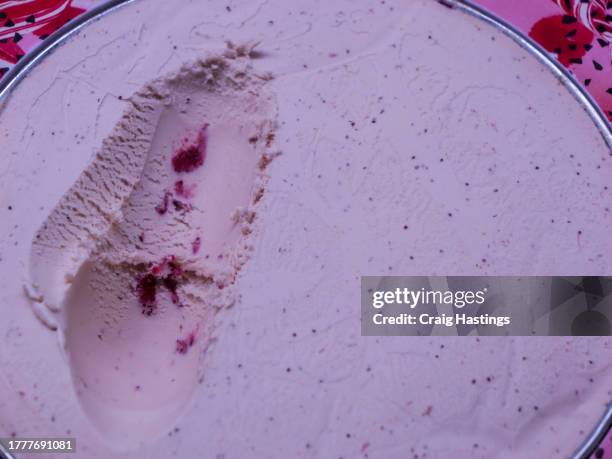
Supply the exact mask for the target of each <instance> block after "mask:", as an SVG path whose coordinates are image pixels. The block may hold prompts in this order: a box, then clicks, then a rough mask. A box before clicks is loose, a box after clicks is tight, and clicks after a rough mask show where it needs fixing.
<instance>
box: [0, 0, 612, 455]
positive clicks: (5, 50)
mask: <svg viewBox="0 0 612 459" xmlns="http://www.w3.org/2000/svg"><path fill="white" fill-rule="evenodd" d="M103 1H104V0H0V78H2V77H4V75H5V74H6V73H7V72H8V71H9V70H10V68H11V67H12V66H13V65H15V64H16V63H17V62H18V61H19V60H20V59H21V58H22V57H23V56H25V54H26V53H28V52H30V51H31V50H33V49H34V48H36V47H37V46H38V45H39V44H40V42H41V41H42V40H44V39H45V38H46V37H47V36H49V35H50V34H51V33H53V32H54V31H56V30H57V29H59V28H60V27H62V26H63V25H65V24H66V23H68V22H69V21H70V20H72V19H73V18H75V17H77V16H79V15H80V14H82V13H84V12H85V11H87V10H88V9H90V8H92V7H94V6H97V5H99V4H101V3H103ZM432 1H433V0H432ZM473 1H474V3H476V4H478V5H480V6H483V7H485V8H486V9H488V10H489V11H491V12H493V13H495V14H497V15H498V16H500V17H501V18H503V19H505V20H506V21H507V22H509V23H511V24H513V25H514V26H516V27H517V28H518V29H519V30H521V31H523V32H524V33H525V34H527V35H529V36H530V37H531V38H533V39H534V40H536V41H537V42H538V43H539V44H540V45H542V46H543V47H544V48H545V49H546V50H547V51H548V52H550V53H551V54H552V55H554V56H555V57H556V58H557V59H558V60H559V62H560V63H561V64H563V65H564V66H565V67H567V68H568V69H569V70H570V72H572V73H573V74H574V75H575V76H576V78H577V80H578V81H579V82H580V83H581V84H582V85H583V86H584V87H585V88H586V89H587V91H588V92H589V93H590V94H591V95H592V96H593V98H594V99H595V101H596V102H597V103H598V104H599V106H600V107H601V109H602V111H603V112H604V113H605V115H606V116H607V117H608V119H609V120H611V121H612V44H611V43H612V1H606V0H473ZM585 430H588V426H585ZM585 435H586V432H585ZM593 457H594V458H596V459H612V432H609V433H608V436H607V438H606V439H605V440H604V441H603V442H602V444H601V446H600V448H599V449H598V450H597V451H596V452H595V453H594V455H593Z"/></svg>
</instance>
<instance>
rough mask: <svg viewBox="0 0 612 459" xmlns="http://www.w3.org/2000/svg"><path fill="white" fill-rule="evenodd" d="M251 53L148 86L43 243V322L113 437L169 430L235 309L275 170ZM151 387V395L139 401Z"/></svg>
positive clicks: (265, 101) (266, 100) (48, 224)
mask: <svg viewBox="0 0 612 459" xmlns="http://www.w3.org/2000/svg"><path fill="white" fill-rule="evenodd" d="M251 49H252V48H251V46H241V47H234V46H232V45H230V47H229V49H228V50H227V51H226V52H225V53H224V54H223V55H222V56H220V57H210V58H205V59H201V60H198V61H197V62H195V63H193V64H191V65H187V66H184V67H183V68H182V69H181V70H180V71H179V72H178V73H177V74H175V75H170V76H168V77H167V78H161V79H157V80H155V81H153V82H151V83H149V84H147V85H146V86H145V87H144V88H142V89H141V90H140V91H138V92H136V93H135V94H134V95H132V96H131V97H130V98H129V108H128V109H127V110H126V112H125V113H124V115H123V117H122V118H121V120H120V121H119V123H118V124H117V126H116V128H115V129H114V132H113V133H112V134H111V135H110V136H109V137H108V138H107V139H105V141H104V142H103V145H102V147H101V149H100V150H99V151H98V153H97V154H96V155H95V158H94V159H93V161H92V163H91V164H90V165H89V166H88V167H87V168H86V169H85V170H84V171H83V173H82V174H81V176H80V177H79V179H78V180H77V182H76V183H75V184H74V185H73V186H72V187H71V188H70V190H69V191H68V192H67V193H66V194H65V196H64V197H63V198H62V199H61V201H60V202H59V204H58V205H57V207H56V208H55V209H54V210H53V211H52V212H51V214H50V215H49V217H48V218H47V220H46V221H45V222H44V224H43V225H42V227H41V228H40V230H39V231H38V232H37V233H36V236H35V239H34V242H33V247H32V252H31V260H30V267H31V269H30V272H31V285H30V286H29V287H28V291H29V294H30V296H31V297H32V298H33V299H34V301H33V306H34V311H35V312H36V314H37V316H38V317H39V318H40V319H41V320H42V321H43V322H44V323H45V324H47V325H48V326H49V327H51V328H58V329H59V332H60V333H61V335H62V337H63V338H64V344H65V349H66V351H67V355H68V357H69V362H70V366H71V371H72V376H73V380H74V384H75V387H76V391H77V393H78V395H79V398H80V400H81V402H82V404H83V406H84V408H85V411H86V412H87V413H88V415H89V417H90V419H91V420H92V421H93V423H94V425H96V426H97V427H98V429H99V430H101V431H102V432H103V433H104V434H106V435H109V436H110V437H111V438H114V437H117V436H119V435H120V434H121V433H122V432H125V430H126V429H129V431H130V436H131V437H132V440H141V439H144V438H146V437H147V436H150V435H152V434H155V433H159V432H162V431H164V430H165V429H168V428H169V427H170V425H171V423H172V422H173V421H174V420H175V418H176V416H177V415H178V414H179V412H180V410H181V408H182V407H183V406H184V404H185V403H186V402H187V401H188V399H189V396H190V394H191V392H192V390H193V388H194V387H195V385H196V384H197V380H198V378H199V377H200V375H199V373H198V368H199V366H198V363H199V360H201V359H202V358H203V356H204V355H205V351H206V343H207V342H208V341H209V339H210V331H211V327H213V326H214V321H213V319H214V315H215V313H216V312H217V311H218V310H220V309H223V308H225V307H228V306H230V305H231V304H232V303H233V301H234V300H233V293H232V284H233V283H234V280H235V278H236V273H237V271H238V270H239V269H240V268H241V266H242V265H243V263H244V262H245V261H246V260H247V258H248V253H249V250H250V247H249V242H248V235H249V233H250V232H251V229H250V227H251V225H252V224H253V223H254V219H255V215H256V213H255V208H256V206H257V202H258V200H259V199H260V198H261V196H262V193H263V190H264V188H263V187H264V182H265V176H264V169H265V168H266V166H267V164H268V163H269V161H270V160H271V158H272V157H273V152H272V151H273V150H272V147H273V145H272V143H273V138H274V132H273V129H274V116H275V114H274V110H275V108H274V100H273V98H272V97H271V96H270V94H269V93H268V92H267V91H266V87H265V84H266V81H267V80H268V79H269V77H267V76H265V75H264V76H262V75H256V74H255V73H254V72H253V70H252V69H251V67H250V64H249V57H248V55H249V54H250V52H251ZM145 383H146V386H147V390H146V392H142V393H139V392H140V389H141V386H142V385H144V384H145Z"/></svg>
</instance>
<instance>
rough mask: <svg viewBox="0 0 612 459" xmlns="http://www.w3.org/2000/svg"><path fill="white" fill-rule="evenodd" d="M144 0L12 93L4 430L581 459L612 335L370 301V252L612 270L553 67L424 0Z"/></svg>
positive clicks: (335, 451)
mask: <svg viewBox="0 0 612 459" xmlns="http://www.w3.org/2000/svg"><path fill="white" fill-rule="evenodd" d="M143 5H144V4H141V3H140V2H134V3H133V4H131V5H129V6H127V7H125V8H123V9H120V10H118V11H117V12H115V13H113V14H112V15H110V16H108V18H105V19H103V20H101V21H99V22H97V23H94V24H92V25H90V26H88V27H87V28H86V29H85V30H84V31H83V33H82V34H80V35H79V36H78V37H75V38H74V39H73V40H71V41H70V42H68V43H67V44H66V45H64V46H63V47H62V48H61V49H60V50H59V51H58V52H57V53H55V54H54V55H53V56H52V57H50V58H49V59H47V60H45V61H44V62H42V63H41V64H40V65H39V66H38V67H37V68H36V69H35V70H34V71H33V72H32V74H31V75H30V76H29V77H28V78H27V79H26V80H24V81H23V82H22V83H21V84H20V86H19V88H18V89H17V91H16V92H15V93H14V94H13V95H12V96H11V98H10V99H9V100H8V101H7V102H6V105H5V107H4V109H3V111H2V112H1V113H0V118H1V119H0V138H1V139H2V142H3V145H4V146H5V147H4V148H3V153H2V155H3V157H4V156H6V161H4V162H3V164H2V166H0V173H1V174H3V176H4V177H7V178H8V179H7V180H5V181H3V182H0V203H1V204H2V205H3V209H2V210H0V211H1V212H3V215H6V216H7V218H3V219H0V228H2V231H3V232H5V233H6V234H7V235H8V237H7V238H5V239H4V240H2V241H0V258H1V261H0V274H1V275H2V276H3V278H5V279H9V282H8V284H9V285H8V287H7V288H6V289H4V290H3V291H2V292H0V298H1V303H0V304H1V305H2V308H3V314H4V317H5V318H6V320H5V321H3V322H2V323H0V337H2V338H1V339H2V340H3V341H2V345H0V365H1V366H2V368H8V369H9V370H8V371H7V372H6V374H5V375H3V377H2V378H0V394H10V395H7V396H3V395H0V429H1V432H7V433H8V434H9V435H10V434H12V433H14V434H15V435H19V436H28V435H35V434H36V433H40V432H43V431H44V432H48V433H49V434H52V435H67V434H70V435H74V436H76V437H77V438H78V445H79V446H78V448H79V454H78V455H79V457H94V458H95V457H105V458H109V457H110V458H132V457H151V458H153V457H168V456H171V455H176V456H179V457H194V454H196V452H197V453H198V454H199V453H201V452H203V453H202V454H203V457H228V458H229V457H245V456H248V457H311V456H320V457H340V456H342V457H361V456H363V457H365V456H367V457H406V455H415V454H416V455H418V456H419V457H432V458H436V457H444V456H445V455H447V456H448V455H452V457H458V458H463V457H465V458H467V457H528V456H538V457H557V456H558V457H564V456H567V455H568V454H570V453H571V451H573V449H574V448H575V447H576V446H577V445H578V444H579V443H580V441H581V440H582V438H584V436H585V433H586V432H587V431H588V430H589V428H590V426H591V425H593V424H594V422H595V421H596V420H597V418H598V417H599V415H600V414H601V413H602V412H603V408H604V406H605V404H606V402H607V401H609V400H610V392H609V391H610V387H611V386H612V384H611V382H612V374H611V373H610V358H609V355H610V350H611V347H612V342H611V341H610V340H609V339H603V338H565V339H552V338H551V339H545V338H533V339H521V338H493V337H481V338H478V337H470V338H468V337H463V338H445V339H442V338H439V339H433V338H364V337H361V336H360V323H359V295H360V289H359V279H360V276H361V275H380V274H397V275H444V274H449V275H451V274H465V275H469V274H477V275H486V274H490V275H496V274H500V275H502V274H505V275H513V274H514V275H520V274H539V275H547V274H551V275H552V274H575V275H587V274H593V275H597V274H602V273H606V272H608V271H609V269H610V263H609V256H608V255H609V254H610V252H611V251H612V240H611V239H610V238H609V234H610V230H611V229H612V228H611V226H612V223H611V220H610V213H609V212H610V211H609V205H608V204H607V202H609V197H610V194H609V193H610V192H609V189H608V185H607V184H609V183H610V179H611V178H612V172H611V170H610V165H609V162H610V148H609V146H607V145H606V144H605V142H604V141H603V139H602V138H601V136H599V135H598V133H597V130H596V129H595V127H594V126H593V123H592V121H591V120H590V119H589V117H588V115H587V114H586V113H585V112H584V110H583V109H582V108H581V107H580V106H579V105H578V104H577V103H575V101H574V100H573V98H572V96H571V95H570V94H569V93H568V92H567V91H566V89H565V88H563V87H562V86H561V85H560V84H559V83H558V82H557V81H556V79H555V78H554V77H553V76H552V75H551V74H550V73H549V71H548V70H547V69H546V68H544V67H543V66H541V64H539V63H538V62H537V61H536V60H535V59H534V58H533V57H531V56H530V55H529V54H528V53H526V52H525V51H524V50H522V49H521V48H519V47H518V46H517V45H515V44H514V43H512V42H511V41H510V40H509V39H508V38H507V37H505V36H503V35H502V34H500V33H499V32H497V31H495V30H494V29H492V28H491V27H490V26H488V25H485V24H482V23H480V22H478V21H477V20H476V19H474V18H471V17H469V16H466V15H464V14H462V13H460V12H457V11H453V10H451V9H448V8H445V7H443V6H441V5H440V4H438V3H437V2H432V1H425V0H423V1H420V0H414V1H410V2H394V1H388V0H387V1H385V2H369V1H366V2H363V3H359V4H356V3H355V2H350V1H348V0H347V1H338V2H322V1H321V2H314V3H313V2H311V1H308V2H306V1H297V2H280V1H277V0H270V1H267V2H247V1H244V2H242V1H237V2H232V4H231V5H230V6H228V5H226V4H225V3H221V2H210V4H208V3H207V5H206V7H204V6H203V4H202V3H200V2H185V3H184V4H183V3H182V4H181V8H177V7H176V4H173V3H172V2H164V1H161V0H160V1H158V0H149V2H148V3H147V7H146V8H145V7H144V6H143ZM160 17H163V18H164V20H163V21H160V20H159V18H160ZM111 18H112V20H110V19H111ZM144 34H146V35H147V37H148V38H149V39H147V40H143V39H141V38H142V36H144ZM228 42H229V43H228ZM255 44H256V46H255ZM84 50H87V51H86V52H84ZM127 50H129V51H127ZM500 50H503V52H500ZM111 69H112V70H111ZM43 107H44V108H45V109H42V108H43ZM561 113H562V114H563V116H559V114H561ZM9 206H10V209H9ZM7 209H9V210H7ZM24 284H25V285H27V296H26V295H24V294H23V285H24ZM232 306H233V307H232ZM32 308H34V311H35V313H36V316H37V317H38V318H39V319H41V321H42V322H44V323H45V324H46V325H47V327H45V326H43V325H41V323H40V321H38V320H36V318H35V317H34V314H32V313H31V309H32ZM48 328H51V329H56V332H53V331H51V330H49V329H48ZM58 336H59V337H60V344H61V345H60V346H58V345H57V337H58Z"/></svg>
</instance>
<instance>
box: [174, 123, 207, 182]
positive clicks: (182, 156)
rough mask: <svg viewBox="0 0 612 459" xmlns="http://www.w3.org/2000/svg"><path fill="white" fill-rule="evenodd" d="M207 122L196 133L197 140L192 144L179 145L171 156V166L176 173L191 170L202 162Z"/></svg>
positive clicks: (204, 156) (204, 154) (204, 153)
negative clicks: (178, 148) (179, 147)
mask: <svg viewBox="0 0 612 459" xmlns="http://www.w3.org/2000/svg"><path fill="white" fill-rule="evenodd" d="M207 130H208V124H205V125H204V126H203V127H202V129H201V130H200V132H199V133H198V138H197V141H196V142H195V143H194V144H192V145H186V146H183V147H181V149H180V150H179V151H177V152H176V153H175V154H174V156H173V157H172V167H173V168H174V170H175V171H176V172H178V173H182V172H193V171H194V170H196V169H197V168H198V167H200V166H202V164H204V159H205V158H206V146H207V144H208V134H207V132H206V131H207Z"/></svg>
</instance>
